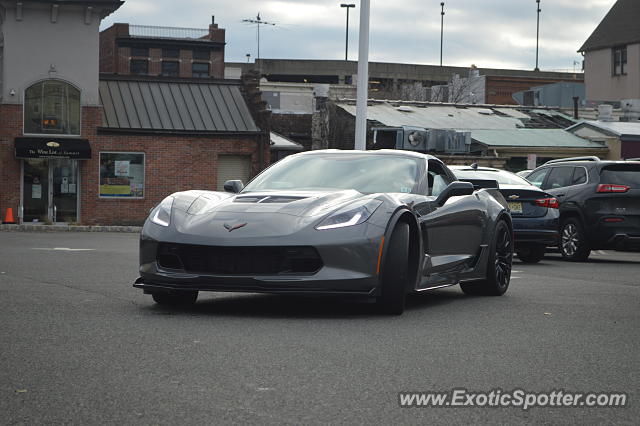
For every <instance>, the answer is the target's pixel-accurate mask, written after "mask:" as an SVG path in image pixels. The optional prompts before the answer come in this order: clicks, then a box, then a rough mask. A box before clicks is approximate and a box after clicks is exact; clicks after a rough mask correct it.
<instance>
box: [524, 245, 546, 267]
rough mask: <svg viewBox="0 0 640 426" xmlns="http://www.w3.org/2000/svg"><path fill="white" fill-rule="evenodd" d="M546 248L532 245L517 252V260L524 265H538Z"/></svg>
mask: <svg viewBox="0 0 640 426" xmlns="http://www.w3.org/2000/svg"><path fill="white" fill-rule="evenodd" d="M545 251H546V247H545V246H543V245H542V244H534V245H531V246H527V247H526V248H523V249H521V250H519V251H518V252H517V253H518V259H520V260H521V261H523V262H524V263H538V262H540V261H541V260H542V258H543V257H544V253H545Z"/></svg>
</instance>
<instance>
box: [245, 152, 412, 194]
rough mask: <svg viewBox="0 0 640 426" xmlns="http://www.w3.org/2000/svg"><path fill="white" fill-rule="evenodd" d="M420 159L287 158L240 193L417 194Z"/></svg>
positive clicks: (371, 156)
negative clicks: (349, 191)
mask: <svg viewBox="0 0 640 426" xmlns="http://www.w3.org/2000/svg"><path fill="white" fill-rule="evenodd" d="M419 170H420V167H419V160H418V159H416V158H409V157H404V156H400V155H380V154H350V153H349V154H347V153H343V154H338V153H336V154H326V155H299V156H290V157H287V158H285V159H283V160H281V161H279V162H278V163H276V164H274V165H273V166H271V167H270V168H268V169H267V170H265V171H264V172H263V173H261V174H260V175H258V176H257V177H256V178H255V179H254V180H253V181H251V182H250V183H249V184H248V185H247V186H246V187H245V189H244V190H243V192H249V191H272V190H300V191H335V190H345V189H355V190H356V191H359V192H361V193H363V194H372V193H377V192H405V193H408V192H413V193H415V192H416V189H417V186H418V181H419V179H418V176H419Z"/></svg>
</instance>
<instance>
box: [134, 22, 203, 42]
mask: <svg viewBox="0 0 640 426" xmlns="http://www.w3.org/2000/svg"><path fill="white" fill-rule="evenodd" d="M129 35H130V36H132V37H149V38H172V39H189V40H199V39H202V41H209V40H208V39H205V37H207V36H208V35H209V30H208V29H207V28H180V27H156V26H151V25H129Z"/></svg>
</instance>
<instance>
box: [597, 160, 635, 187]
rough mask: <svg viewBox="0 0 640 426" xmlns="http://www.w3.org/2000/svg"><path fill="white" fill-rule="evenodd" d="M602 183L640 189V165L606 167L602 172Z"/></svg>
mask: <svg viewBox="0 0 640 426" xmlns="http://www.w3.org/2000/svg"><path fill="white" fill-rule="evenodd" d="M600 183H611V184H615V185H627V186H629V187H631V188H640V165H637V164H613V165H611V166H605V167H603V168H602V170H601V171H600Z"/></svg>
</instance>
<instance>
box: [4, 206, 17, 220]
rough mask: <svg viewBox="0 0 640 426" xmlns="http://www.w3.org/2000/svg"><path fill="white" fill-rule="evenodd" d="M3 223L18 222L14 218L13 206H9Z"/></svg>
mask: <svg viewBox="0 0 640 426" xmlns="http://www.w3.org/2000/svg"><path fill="white" fill-rule="evenodd" d="M2 223H16V221H15V220H13V209H12V208H11V207H8V208H7V214H6V215H5V217H4V221H3V222H2Z"/></svg>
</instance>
